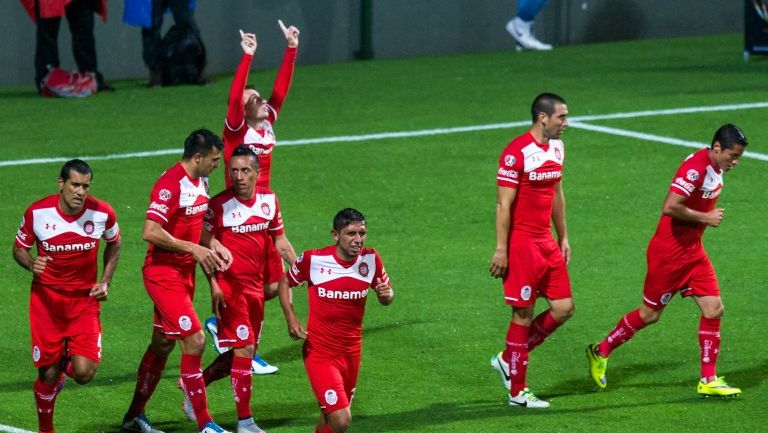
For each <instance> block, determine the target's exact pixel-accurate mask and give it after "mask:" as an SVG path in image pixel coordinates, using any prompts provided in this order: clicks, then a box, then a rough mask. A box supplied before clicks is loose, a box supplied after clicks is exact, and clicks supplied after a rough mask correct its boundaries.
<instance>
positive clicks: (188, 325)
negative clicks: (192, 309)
mask: <svg viewBox="0 0 768 433" xmlns="http://www.w3.org/2000/svg"><path fill="white" fill-rule="evenodd" d="M179 328H181V330H182V331H189V330H190V329H192V319H190V318H189V316H181V317H179Z"/></svg>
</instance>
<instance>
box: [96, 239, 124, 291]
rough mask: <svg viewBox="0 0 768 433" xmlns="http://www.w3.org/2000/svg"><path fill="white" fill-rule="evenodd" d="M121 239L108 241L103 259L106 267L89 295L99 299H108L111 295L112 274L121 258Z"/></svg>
mask: <svg viewBox="0 0 768 433" xmlns="http://www.w3.org/2000/svg"><path fill="white" fill-rule="evenodd" d="M120 247H121V244H120V239H119V238H118V239H116V240H115V241H113V242H108V243H107V245H106V247H104V254H103V256H102V261H103V262H104V269H103V270H102V271H101V279H100V280H99V282H97V283H96V284H94V285H93V287H92V288H91V291H90V292H89V293H88V295H89V296H91V297H93V298H94V299H96V300H97V301H106V300H107V296H108V295H109V284H110V283H111V282H112V276H113V275H114V274H115V269H117V262H118V260H119V259H120Z"/></svg>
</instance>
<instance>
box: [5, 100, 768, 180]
mask: <svg viewBox="0 0 768 433" xmlns="http://www.w3.org/2000/svg"><path fill="white" fill-rule="evenodd" d="M750 108H768V102H752V103H744V104H729V105H711V106H702V107H681V108H669V109H662V110H644V111H630V112H623V113H609V114H597V115H590V116H575V117H572V118H571V119H570V122H571V126H573V127H575V128H581V129H589V130H591V131H595V132H604V133H609V134H613V135H622V136H625V137H632V138H637V139H641V140H646V141H656V142H659V143H666V144H673V145H678V146H686V147H697V148H698V147H701V146H702V144H701V143H696V142H692V141H686V140H679V139H675V138H668V137H661V136H658V135H653V134H645V133H640V132H637V133H633V132H632V131H627V130H622V129H617V128H608V127H600V126H594V125H586V124H583V123H580V122H583V121H593V120H610V119H629V118H635V117H648V116H669V115H675V114H685V113H709V112H715V111H733V110H744V109H750ZM530 123H531V122H530V121H527V120H520V121H516V122H504V123H490V124H486V125H472V126H457V127H452V128H435V129H421V130H416V131H394V132H381V133H375V134H361V135H340V136H336V137H319V138H303V139H298V140H282V141H280V142H279V145H280V146H296V145H305V144H321V143H349V142H357V141H367V140H381V139H387V138H407V137H424V136H431V135H443V134H453V133H457V132H475V131H487V130H493V129H507V128H516V127H520V126H526V125H529V124H530ZM609 131H610V132H609ZM631 134H635V135H631ZM179 152H181V149H161V150H154V151H146V152H131V153H118V154H110V155H101V156H81V157H80V158H81V159H84V160H88V161H105V160H113V159H126V158H146V157H151V156H159V155H169V154H175V153H179ZM744 156H745V157H748V158H754V159H760V160H763V161H768V155H764V154H760V153H754V152H745V153H744ZM70 159H72V158H68V157H54V158H33V159H17V160H10V161H0V167H12V166H22V165H32V164H47V163H54V162H65V161H69V160H70Z"/></svg>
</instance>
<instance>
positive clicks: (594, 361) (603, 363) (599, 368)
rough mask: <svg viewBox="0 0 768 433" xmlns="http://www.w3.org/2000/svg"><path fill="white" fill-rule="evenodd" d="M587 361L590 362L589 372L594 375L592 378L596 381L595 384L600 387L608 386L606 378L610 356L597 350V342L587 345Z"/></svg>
mask: <svg viewBox="0 0 768 433" xmlns="http://www.w3.org/2000/svg"><path fill="white" fill-rule="evenodd" d="M587 361H588V362H589V374H590V376H592V380H593V381H595V385H597V387H598V388H600V389H605V387H606V386H608V381H607V380H606V379H605V370H606V369H607V368H608V358H605V357H603V356H601V355H600V353H599V352H598V350H597V344H590V345H589V346H587Z"/></svg>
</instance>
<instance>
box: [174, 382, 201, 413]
mask: <svg viewBox="0 0 768 433" xmlns="http://www.w3.org/2000/svg"><path fill="white" fill-rule="evenodd" d="M176 386H178V387H179V389H180V390H181V393H182V395H184V400H182V401H181V411H182V412H184V416H185V417H187V419H188V420H190V421H197V416H196V415H195V409H194V408H193V407H192V402H191V401H189V396H188V395H187V388H186V387H185V386H184V381H183V380H181V378H179V382H178V383H177V384H176Z"/></svg>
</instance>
